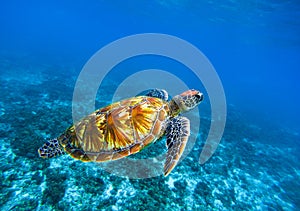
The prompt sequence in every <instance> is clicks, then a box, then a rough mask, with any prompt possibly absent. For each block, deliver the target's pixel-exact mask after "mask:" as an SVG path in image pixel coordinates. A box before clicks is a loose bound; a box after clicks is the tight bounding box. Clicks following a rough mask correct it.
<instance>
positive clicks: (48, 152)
mask: <svg viewBox="0 0 300 211" xmlns="http://www.w3.org/2000/svg"><path fill="white" fill-rule="evenodd" d="M38 153H39V156H40V157H42V158H52V157H56V156H59V155H62V154H64V150H63V148H62V146H61V145H60V144H59V141H58V140H57V139H56V138H55V139H52V140H50V141H47V142H46V143H45V144H44V145H43V146H42V147H40V148H39V149H38Z"/></svg>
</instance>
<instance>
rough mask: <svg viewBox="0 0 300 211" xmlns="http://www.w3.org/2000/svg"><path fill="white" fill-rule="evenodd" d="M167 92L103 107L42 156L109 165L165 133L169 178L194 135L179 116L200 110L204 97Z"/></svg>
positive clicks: (46, 146)
mask: <svg viewBox="0 0 300 211" xmlns="http://www.w3.org/2000/svg"><path fill="white" fill-rule="evenodd" d="M167 99H168V93H167V92H166V91H165V90H161V89H152V90H149V91H148V92H147V93H146V94H145V95H143V96H136V97H133V98H129V99H125V100H123V101H120V102H116V103H113V104H111V105H109V106H106V107H104V108H100V109H98V110H96V111H95V112H93V113H91V114H90V115H88V116H86V117H84V118H83V119H81V120H80V121H79V122H77V123H75V124H74V125H73V126H71V127H69V128H68V129H67V130H66V131H65V132H64V133H63V134H62V135H60V136H59V137H57V138H55V139H52V140H50V141H48V142H46V143H45V144H44V145H43V146H42V147H41V148H39V149H38V153H39V155H40V157H42V158H52V157H55V156H58V155H61V154H64V152H66V153H67V154H69V155H70V156H71V157H73V158H75V159H79V160H81V161H85V162H89V161H95V162H104V161H111V160H117V159H120V158H123V157H125V156H128V155H131V154H135V153H137V152H139V151H140V150H141V149H143V148H144V147H146V146H148V145H149V144H151V143H153V142H155V141H156V140H157V139H159V138H161V137H162V136H163V135H166V140H167V143H166V145H167V148H168V150H167V155H166V161H165V164H164V175H165V176H167V175H168V174H169V173H170V172H171V171H172V170H173V168H174V167H175V166H176V164H177V162H178V160H179V159H180V157H181V155H182V153H183V151H184V148H185V146H186V143H187V140H188V137H189V135H190V121H189V120H188V119H187V118H186V117H183V116H180V115H179V114H180V113H181V112H186V111H189V110H191V109H193V108H194V107H196V106H197V105H198V104H199V103H200V102H201V101H202V100H203V94H202V93H200V92H199V91H197V90H193V89H192V90H188V91H186V92H183V93H182V94H180V95H176V96H175V97H173V99H172V100H171V101H169V102H168V101H167Z"/></svg>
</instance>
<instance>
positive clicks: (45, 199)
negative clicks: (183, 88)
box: [0, 0, 300, 210]
mask: <svg viewBox="0 0 300 211" xmlns="http://www.w3.org/2000/svg"><path fill="white" fill-rule="evenodd" d="M0 30H1V31H0V83H1V86H0V109H1V110H0V117H1V122H0V141H1V150H0V151H1V152H0V153H1V156H0V159H1V162H0V163H1V164H0V169H1V186H0V188H1V192H0V207H1V210H34V209H36V210H126V209H127V210H136V209H137V210H146V209H147V210H165V209H168V210H209V209H213V208H214V209H216V210H234V209H236V210H240V209H245V210H268V209H269V210H298V209H300V195H299V189H300V183H299V177H300V166H299V150H300V147H299V141H300V134H299V132H300V131H299V130H300V120H299V119H300V118H299V116H300V111H299V107H300V99H299V90H300V85H299V76H300V74H299V69H300V59H299V58H300V38H299V37H300V4H299V2H298V1H296V0H291V1H279V0H264V1H257V0H249V1H208V2H202V3H201V2H198V1H158V0H157V1H151V2H150V1H144V0H142V1H89V2H88V3H85V2H83V1H77V2H74V1H64V2H61V1H48V2H42V1H9V2H1V3H0ZM140 33H162V34H169V35H172V36H176V37H178V38H181V39H183V40H186V41H188V42H189V43H191V44H193V45H194V46H196V47H197V48H198V49H200V50H201V51H202V52H203V53H204V54H205V55H206V57H207V58H208V59H209V61H210V62H211V63H212V65H213V66H214V68H215V70H216V72H217V73H218V75H219V78H220V80H221V82H222V84H223V87H224V91H225V95H226V102H227V112H228V113H227V123H226V127H225V131H224V135H223V138H222V141H221V145H220V146H219V147H218V149H217V151H216V153H215V154H214V156H213V157H212V158H211V159H210V160H209V162H207V163H206V164H204V165H200V164H199V163H198V159H199V154H200V151H201V150H202V147H203V143H204V141H205V138H206V137H207V134H208V130H209V125H210V106H209V105H210V104H209V103H210V102H209V101H208V100H206V101H205V102H204V103H203V105H200V106H199V110H200V114H201V125H200V131H199V134H194V136H195V137H198V138H197V141H196V144H195V146H194V148H193V149H192V151H191V153H190V154H189V155H187V157H186V158H185V159H184V160H183V161H182V162H181V163H180V164H179V165H178V166H177V167H176V168H175V169H174V170H173V172H172V173H171V174H170V175H169V176H168V177H166V178H164V177H163V176H159V177H153V178H149V179H141V180H135V179H128V178H122V177H117V176H115V175H112V174H109V173H108V172H106V171H104V170H103V169H101V168H100V167H99V166H97V165H94V164H86V163H81V162H79V161H75V160H72V159H71V158H69V157H68V156H62V157H59V158H54V159H51V160H43V159H41V158H39V157H38V154H37V149H38V147H39V146H40V145H41V144H42V143H43V142H44V141H45V140H46V139H49V138H53V137H56V136H58V135H59V134H60V133H62V132H63V131H64V130H65V128H67V127H68V126H69V125H71V124H72V97H73V90H74V87H75V83H76V80H77V78H78V76H79V74H80V71H81V70H82V68H83V66H84V65H85V63H86V62H87V61H88V60H89V58H90V57H91V56H93V54H94V53H96V52H97V51H98V50H99V49H101V48H102V47H104V46H106V45H107V44H109V43H111V42H113V41H115V40H117V39H120V38H123V37H125V36H129V35H134V34H140ZM174 49H175V50H178V51H179V52H180V51H181V49H176V47H175V48H174ZM113 56H114V55H112V57H113ZM144 69H163V70H166V71H168V72H170V73H173V74H176V75H177V76H178V77H179V78H180V79H181V80H183V81H184V82H186V83H187V85H188V86H189V87H191V88H197V89H201V90H203V92H204V93H206V91H205V87H203V86H202V85H201V84H199V80H197V79H196V78H195V75H193V74H191V73H190V71H189V70H188V68H187V67H185V66H184V65H182V64H180V63H179V62H176V61H173V60H170V59H168V58H164V57H160V56H155V55H152V56H149V55H148V56H140V57H135V58H131V59H128V60H126V61H123V62H122V63H120V64H118V65H117V66H116V67H115V68H114V69H113V70H112V71H111V72H110V74H108V75H107V77H106V81H105V82H104V84H103V85H102V86H101V87H100V89H99V91H98V95H97V101H96V105H97V106H104V105H107V104H109V103H110V102H111V100H112V96H113V94H114V91H115V90H117V87H118V85H119V84H120V83H121V82H122V81H123V80H125V79H126V78H127V77H128V76H130V75H132V74H133V73H135V72H138V71H140V70H144ZM151 80H153V79H151ZM136 83H137V84H138V83H148V82H147V80H146V79H145V81H137V82H136ZM174 86H176V85H174ZM88 87H89V86H88V84H87V89H88ZM149 88H151V87H149ZM161 147H162V148H163V147H164V144H160V145H155V146H153V147H152V148H151V147H150V150H148V149H147V150H148V151H145V152H143V153H144V155H145V156H146V155H147V153H148V154H149V155H150V156H153V154H155V153H156V152H157V153H161V151H160V150H161V149H158V148H161ZM233 149H234V150H233Z"/></svg>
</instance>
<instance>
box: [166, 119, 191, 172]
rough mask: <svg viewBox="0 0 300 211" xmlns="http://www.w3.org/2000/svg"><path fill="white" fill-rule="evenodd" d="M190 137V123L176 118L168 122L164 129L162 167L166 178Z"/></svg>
mask: <svg viewBox="0 0 300 211" xmlns="http://www.w3.org/2000/svg"><path fill="white" fill-rule="evenodd" d="M189 135H190V121H189V120H188V119H187V118H186V117H182V116H178V117H175V118H173V119H171V120H170V122H169V123H168V126H167V129H166V136H167V147H168V152H167V157H166V161H165V165H164V175H165V176H167V175H168V174H170V172H171V171H172V170H173V168H174V167H175V166H176V165H177V163H178V161H179V159H180V157H181V155H182V153H183V151H184V148H185V146H186V143H187V140H188V138H189Z"/></svg>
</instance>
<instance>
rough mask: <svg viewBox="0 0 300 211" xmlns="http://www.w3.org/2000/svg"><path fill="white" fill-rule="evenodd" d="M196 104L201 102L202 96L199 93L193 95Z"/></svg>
mask: <svg viewBox="0 0 300 211" xmlns="http://www.w3.org/2000/svg"><path fill="white" fill-rule="evenodd" d="M195 99H196V102H197V103H199V102H201V101H202V100H203V94H202V93H199V94H196V95H195Z"/></svg>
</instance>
